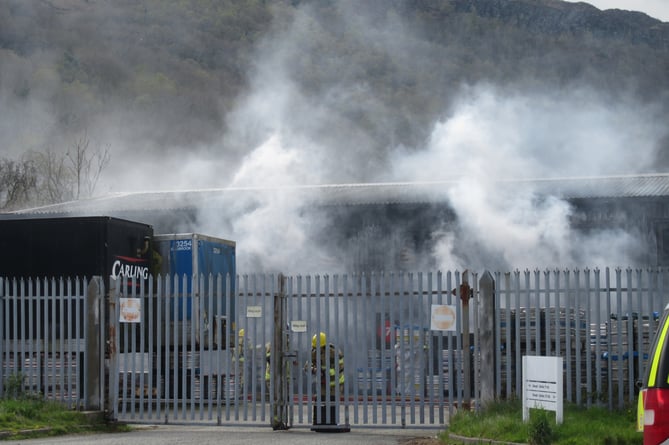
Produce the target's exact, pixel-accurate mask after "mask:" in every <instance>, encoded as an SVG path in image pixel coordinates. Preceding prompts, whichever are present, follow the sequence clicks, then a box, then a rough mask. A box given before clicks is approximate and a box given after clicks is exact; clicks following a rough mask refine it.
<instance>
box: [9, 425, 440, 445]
mask: <svg viewBox="0 0 669 445" xmlns="http://www.w3.org/2000/svg"><path fill="white" fill-rule="evenodd" d="M436 434H437V431H436V430H429V429H424V430H421V429H380V428H373V429H372V428H358V429H355V428H353V429H352V430H351V432H350V433H337V434H333V433H315V432H312V431H311V430H310V429H308V428H293V429H291V430H288V431H272V430H271V428H269V427H262V428H255V427H254V428H248V427H245V428H242V427H221V426H210V425H204V426H201V425H142V426H137V427H136V430H135V431H132V432H129V433H114V434H95V435H83V436H66V437H56V438H42V439H33V440H21V441H3V442H2V444H3V445H5V444H25V445H34V444H68V445H69V444H95V445H133V444H138V445H139V444H141V445H170V444H174V445H177V444H179V445H181V444H197V445H213V444H216V445H221V444H262V445H268V444H272V445H275V444H276V445H315V444H326V445H329V444H342V445H343V444H352V445H386V444H400V443H402V442H404V441H406V440H407V439H410V438H414V437H434V436H435V435H436Z"/></svg>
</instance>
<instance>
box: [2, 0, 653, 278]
mask: <svg viewBox="0 0 669 445" xmlns="http://www.w3.org/2000/svg"><path fill="white" fill-rule="evenodd" d="M318 3H319V2H315V3H313V4H312V3H310V2H305V3H303V4H302V6H299V7H298V8H297V9H296V10H295V11H294V14H293V15H291V16H280V17H276V18H275V21H274V28H273V29H272V30H271V31H269V32H268V34H267V37H266V38H265V39H264V40H263V41H262V42H261V43H260V44H259V45H258V47H257V48H256V49H255V53H254V54H250V55H249V57H250V58H251V59H252V60H254V62H253V63H252V64H251V69H250V70H249V72H247V73H244V75H248V82H247V85H248V86H249V91H248V93H247V94H244V95H243V97H240V98H239V99H238V100H237V101H236V102H235V103H234V106H233V105H230V104H220V108H221V109H223V108H226V110H227V111H229V112H228V113H226V119H225V123H224V122H223V119H221V122H220V130H219V132H218V133H217V134H218V140H213V141H212V140H211V139H212V138H208V139H207V138H201V139H198V140H195V141H194V142H190V139H189V142H188V143H185V142H183V141H174V140H165V139H164V134H165V131H164V130H165V129H166V128H180V125H182V123H183V122H184V119H185V115H187V111H183V110H188V107H189V106H193V104H184V107H182V109H180V112H181V114H179V113H176V112H175V113H174V115H172V114H170V110H162V109H161V107H160V103H158V104H157V105H156V104H155V103H151V102H150V101H151V100H157V99H155V98H160V97H163V96H161V94H164V95H167V94H168V93H169V91H170V89H171V88H174V85H173V84H172V83H170V82H169V81H165V80H164V79H162V78H161V77H160V76H153V77H151V76H148V75H147V76H146V78H142V77H141V76H140V80H143V81H145V82H146V85H140V86H141V87H142V88H143V90H142V91H144V90H146V89H147V88H148V87H147V85H150V87H151V89H150V92H151V93H152V94H154V96H155V97H153V98H152V97H145V95H138V97H137V98H136V100H135V102H134V103H133V105H134V106H135V108H134V109H127V108H121V107H116V104H115V103H114V100H113V99H110V103H109V104H108V109H107V112H106V113H104V114H99V115H96V117H95V118H94V119H92V120H91V121H88V122H86V125H85V128H82V129H85V130H86V131H87V132H88V135H89V136H90V138H91V140H92V143H93V145H95V144H98V143H104V144H105V145H108V146H110V147H111V149H112V163H111V164H110V166H109V169H108V170H107V171H106V172H105V176H104V177H103V178H102V179H101V182H100V185H99V187H98V193H100V194H104V193H107V192H114V191H127V190H130V191H137V190H179V189H201V188H235V189H249V188H251V189H262V190H263V191H264V193H259V194H255V195H253V198H249V199H246V198H244V197H239V198H237V199H232V200H230V201H229V202H228V204H227V206H226V208H225V211H224V212H221V211H220V210H216V211H213V210H212V209H203V210H202V211H201V213H200V215H198V219H197V223H196V224H195V225H187V226H183V227H180V228H179V229H181V230H183V231H195V232H201V233H205V234H209V235H212V236H220V237H223V238H227V239H233V240H235V241H236V242H237V246H238V252H239V254H238V261H239V270H240V271H256V270H257V271H281V272H286V273H294V272H299V273H314V272H315V273H332V272H341V271H349V270H351V269H352V268H354V267H355V266H357V265H364V264H366V262H367V260H368V259H369V258H371V257H373V259H374V261H372V264H373V267H375V268H378V269H384V270H392V269H397V268H406V269H419V268H439V269H463V268H488V269H495V268H508V267H519V268H525V267H531V268H533V267H542V268H543V267H570V266H580V265H585V266H590V267H594V266H603V265H623V266H624V265H627V264H628V263H629V262H631V261H633V260H632V259H633V258H636V257H637V252H635V247H634V246H635V245H636V244H637V243H636V235H635V234H631V233H623V232H620V231H618V230H617V229H611V230H610V231H599V232H596V233H588V234H587V236H586V235H585V234H583V233H580V232H577V231H574V230H573V228H572V225H571V219H572V218H574V213H573V212H574V210H573V208H572V206H571V205H570V204H569V202H567V201H566V200H563V199H561V198H560V197H558V196H551V195H546V194H545V193H543V191H542V192H541V193H540V192H539V191H537V190H534V189H533V188H532V186H531V185H530V184H532V183H533V182H531V181H528V182H527V186H526V187H521V188H520V189H519V188H518V187H509V188H507V187H504V186H501V185H504V184H507V185H508V184H511V183H513V182H514V181H516V182H517V181H522V180H536V179H543V178H567V177H586V176H601V175H621V174H637V173H646V172H649V171H653V162H654V159H655V157H656V155H657V150H658V140H660V139H661V138H662V137H666V129H664V128H663V127H664V126H665V122H663V120H662V119H661V118H660V117H659V116H661V113H660V112H658V111H657V110H655V109H654V108H653V106H651V105H647V104H643V105H642V104H641V103H640V102H639V101H637V100H635V99H634V98H633V97H632V96H631V95H630V96H629V97H626V95H625V94H624V93H619V94H617V95H615V98H614V96H613V95H611V94H605V93H601V92H598V90H596V89H595V88H594V87H592V85H590V84H588V83H587V82H581V81H580V80H579V79H572V80H571V81H570V82H565V83H563V84H561V85H555V86H552V85H551V84H550V83H545V82H541V81H540V79H530V78H529V76H530V74H524V80H519V81H518V82H507V83H506V84H505V85H498V84H494V83H488V82H484V81H480V80H478V79H479V78H480V77H482V76H480V75H479V77H477V78H472V80H471V81H470V82H469V83H465V82H461V81H459V80H458V81H453V80H452V79H460V77H458V76H459V73H461V72H462V71H461V68H460V67H459V66H458V64H459V63H462V61H463V60H465V59H463V57H462V55H461V54H457V51H455V50H453V49H452V48H449V47H446V48H437V47H436V46H437V45H435V44H433V43H432V41H431V40H430V39H429V38H426V36H425V35H423V32H424V30H422V29H420V28H419V27H418V26H416V23H418V22H415V23H411V22H410V21H409V19H408V18H403V17H402V16H400V15H398V14H397V13H396V12H389V13H386V11H387V5H386V4H385V2H379V3H378V4H377V2H369V3H367V2H365V3H364V4H361V3H360V2H356V1H342V2H336V3H334V4H333V5H332V6H331V7H327V8H323V9H326V10H328V12H329V13H330V14H331V15H330V18H332V17H334V18H335V19H333V20H331V21H329V22H325V21H324V20H322V18H321V17H320V15H319V14H321V13H322V11H319V9H318V8H319V6H318ZM82 11H84V12H85V10H84V9H82ZM0 12H2V11H0ZM28 15H29V12H28V11H26V13H25V16H28ZM0 18H2V17H0ZM59 19H60V18H59V17H55V18H54V20H59ZM63 20H64V19H63ZM73 20H74V19H73ZM100 23H101V25H100V26H101V27H104V26H112V25H111V23H112V21H106V20H105V21H102V22H100ZM73 24H74V23H67V22H64V23H63V26H66V25H73ZM325 28H327V32H325ZM463 29H465V28H463ZM174 32H175V33H178V32H181V33H186V34H188V33H189V32H190V31H189V30H187V29H182V28H180V27H178V26H176V25H175V27H174ZM333 36H334V37H336V39H337V40H336V41H335V42H333V41H332V37H333ZM150 37H151V36H150V35H149V34H147V35H144V36H137V38H138V39H142V38H150ZM133 38H134V37H133ZM193 38H195V37H194V36H193ZM138 42H139V40H138ZM136 46H137V47H139V46H140V45H139V44H138V45H136ZM133 48H135V45H130V46H129V47H128V48H127V52H128V53H130V52H131V51H132V50H133ZM332 48H335V50H332ZM350 48H364V50H359V51H351V50H349V49H350ZM327 51H331V52H327ZM141 55H142V54H141V53H137V54H134V58H135V59H134V60H135V61H137V60H141V57H140V56H141ZM60 56H61V55H58V57H60ZM54 57H56V55H54V54H49V53H45V54H39V55H38V56H35V57H33V58H32V59H30V60H27V59H22V58H16V59H17V60H14V59H13V58H15V56H14V55H8V54H3V52H2V51H0V61H1V62H2V68H3V69H2V71H3V75H2V80H3V82H4V83H0V105H1V106H2V109H3V110H9V109H11V110H12V112H11V113H3V116H2V119H0V130H2V131H0V143H1V144H2V146H3V147H8V152H9V153H10V154H17V153H20V151H21V147H25V146H29V144H28V142H30V139H31V138H40V139H44V140H49V141H51V142H53V144H54V146H56V145H65V146H67V145H68V143H70V142H71V139H68V138H67V137H65V136H64V135H61V134H58V133H57V131H56V130H54V128H56V126H57V122H56V119H55V117H54V116H55V113H54V112H53V110H51V109H50V108H49V106H48V105H46V104H47V103H53V102H49V100H50V98H51V97H52V95H53V94H55V93H54V89H55V88H56V87H57V85H58V82H57V76H58V73H56V72H54V70H53V69H49V68H48V67H50V66H52V62H53V58H54ZM370 57H371V58H373V60H375V61H377V63H376V65H370V64H368V63H367V64H363V63H361V62H362V61H363V60H365V61H366V60H368V58H370ZM129 58H130V56H129ZM115 63H116V62H115ZM545 63H546V64H550V60H545ZM138 65H139V63H138ZM370 66H373V67H374V68H376V69H377V70H379V71H380V72H381V73H382V74H385V73H387V75H388V76H389V77H392V78H393V79H394V82H390V83H388V85H391V86H392V91H379V90H378V89H375V87H374V85H371V84H370V83H369V82H368V80H367V79H368V76H367V73H366V72H365V71H364V69H366V68H369V67H370ZM111 68H113V70H112V69H111ZM136 69H138V68H137V67H131V66H118V65H116V64H113V65H112V66H110V70H107V71H106V72H105V73H106V74H109V73H114V75H115V76H117V77H118V79H119V82H121V81H122V80H123V79H124V73H125V71H126V70H136ZM437 70H440V71H439V73H440V74H439V75H438V76H428V75H427V74H426V73H434V72H436V71H437ZM375 75H376V76H377V77H378V76H379V74H378V73H375ZM525 77H527V79H525ZM22 78H25V79H31V82H33V83H34V84H35V85H37V84H39V85H40V88H39V89H36V88H33V89H32V90H31V92H30V100H28V101H16V100H15V99H12V97H14V96H12V94H13V93H12V92H11V91H9V89H8V87H5V85H12V86H14V85H19V84H20V83H21V82H19V80H20V79H22ZM37 78H39V79H41V82H39V83H37V82H36V81H35V79H37ZM12 79H13V80H12ZM189 81H190V82H194V83H197V82H200V81H202V82H213V81H212V80H211V79H208V78H203V79H195V81H193V79H189ZM437 82H438V83H439V85H438V86H439V88H438V89H437V88H435V87H436V86H437V85H435V83H437ZM451 82H452V83H451ZM72 85H73V87H72V88H73V89H74V88H75V87H80V88H81V89H83V88H84V87H83V86H82V84H81V83H76V82H73V83H72ZM444 85H446V87H444ZM525 85H528V86H527V87H525ZM409 88H411V89H412V90H411V91H420V92H421V93H420V94H414V95H410V94H408V93H407V91H409ZM435 90H437V91H440V92H444V91H445V93H442V94H443V97H435V95H434V94H433V91H435ZM58 94H59V96H58V97H59V103H61V104H62V105H63V107H67V109H68V110H72V113H73V115H78V116H86V115H87V110H88V109H89V108H87V107H91V106H93V104H88V103H86V102H85V101H84V100H81V98H82V97H83V98H86V97H89V96H87V94H86V91H84V90H77V91H74V90H72V91H59V92H58ZM404 95H406V97H407V98H409V99H410V100H413V101H414V102H417V103H409V102H410V100H406V101H404V100H403V97H404ZM146 96H150V95H146ZM382 96H383V97H385V98H386V99H387V98H388V97H391V98H393V100H385V101H384V100H383V97H382ZM110 97H113V95H110ZM75 99H76V100H75ZM203 99H206V100H207V103H209V102H210V101H211V98H203ZM398 104H400V105H398ZM149 105H151V106H154V107H155V108H154V109H155V110H156V111H161V113H158V114H157V115H156V117H155V119H154V120H152V121H140V120H139V119H138V118H137V116H140V114H139V111H138V110H140V109H142V107H144V106H149ZM423 107H425V108H430V109H435V108H436V109H437V110H438V117H437V118H435V119H434V122H418V121H417V118H416V115H415V113H412V110H416V109H421V108H423ZM212 108H215V106H213V105H212ZM218 111H219V110H216V112H212V113H211V115H213V116H216V115H217V112H218ZM398 116H399V117H398ZM423 116H424V115H423ZM26 122H30V123H31V124H30V126H26ZM212 122H213V123H212ZM80 124H82V123H80V122H77V121H74V122H70V123H68V125H70V127H71V129H73V130H77V128H78V127H77V125H80ZM82 125H83V124H82ZM212 125H219V123H218V122H216V118H215V117H214V118H212V119H211V121H210V122H208V123H206V124H205V123H203V124H202V126H203V128H204V127H205V126H212ZM198 129H199V128H198ZM198 129H196V130H191V131H192V132H193V133H194V134H199V133H198V131H197V130H198ZM407 129H408V130H407ZM416 129H419V130H423V131H414V130H416ZM75 133H76V131H75ZM201 133H204V131H202V132H201ZM208 134H211V132H210V133H208ZM407 135H411V137H409V136H407ZM185 153H186V154H185ZM393 182H408V183H412V182H443V183H444V187H443V190H442V198H443V200H442V202H443V201H447V202H448V203H449V205H450V208H451V210H452V212H453V216H454V217H455V218H447V219H444V220H439V219H438V218H432V219H429V217H426V216H425V215H422V217H423V218H427V219H428V220H429V221H426V220H421V219H418V217H416V218H414V219H412V218H408V217H407V215H406V214H405V215H402V217H401V218H400V217H397V215H394V214H381V213H380V212H376V213H374V211H370V213H373V214H374V218H376V219H374V218H372V217H371V216H370V215H367V214H365V215H362V216H359V215H358V216H359V219H360V220H361V221H362V222H359V221H358V222H356V224H353V223H351V222H350V220H347V219H346V217H344V216H342V214H343V213H345V212H344V210H343V209H344V208H343V207H341V206H339V207H337V206H331V207H326V206H320V207H319V206H315V205H314V202H313V201H305V200H304V199H303V196H304V194H303V193H302V192H303V188H302V187H304V186H313V185H327V184H364V183H393ZM231 196H234V195H231ZM244 196H246V195H244ZM432 198H433V197H431V198H430V199H432ZM426 201H429V200H428V199H427V198H426ZM321 204H322V203H321ZM347 209H348V210H356V211H357V210H358V208H356V207H355V206H352V207H349V208H347ZM366 218H367V219H366ZM427 222H429V223H430V225H429V231H430V233H428V234H427V235H423V237H422V240H416V239H415V236H414V232H416V231H417V228H418V229H425V227H428V225H427V224H426V223H427ZM365 244H366V245H367V246H365ZM365 248H370V249H372V248H373V250H374V254H364V249H365ZM365 255H367V256H365ZM356 258H357V259H356Z"/></svg>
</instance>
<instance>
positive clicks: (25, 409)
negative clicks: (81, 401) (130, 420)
mask: <svg viewBox="0 0 669 445" xmlns="http://www.w3.org/2000/svg"><path fill="white" fill-rule="evenodd" d="M128 429H129V427H128V426H126V425H123V424H109V423H107V422H105V421H104V419H103V418H102V416H100V415H93V416H91V415H87V414H86V413H83V412H81V411H74V410H71V409H68V408H67V407H65V406H63V405H62V404H60V403H57V402H52V401H46V400H41V399H38V398H34V399H32V398H20V399H0V439H4V440H8V439H12V440H16V439H27V438H35V437H48V436H59V435H65V434H80V433H91V432H116V431H119V432H120V431H127V430H128Z"/></svg>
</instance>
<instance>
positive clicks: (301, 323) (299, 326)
mask: <svg viewBox="0 0 669 445" xmlns="http://www.w3.org/2000/svg"><path fill="white" fill-rule="evenodd" d="M290 330H291V331H293V332H307V322H306V321H305V320H293V321H291V322H290Z"/></svg>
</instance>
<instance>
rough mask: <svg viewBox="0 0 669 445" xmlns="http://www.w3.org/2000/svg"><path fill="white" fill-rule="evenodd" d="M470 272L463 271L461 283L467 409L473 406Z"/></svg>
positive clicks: (464, 398) (464, 402)
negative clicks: (470, 348) (470, 347)
mask: <svg viewBox="0 0 669 445" xmlns="http://www.w3.org/2000/svg"><path fill="white" fill-rule="evenodd" d="M468 275H469V274H468V272H467V271H466V270H465V271H464V272H463V273H462V284H461V285H460V299H461V300H462V361H463V362H464V363H463V365H462V366H463V368H462V369H463V372H464V376H463V386H464V394H463V402H462V403H463V405H464V408H465V409H466V410H469V409H470V407H471V398H472V397H471V395H472V391H471V385H472V382H471V352H470V350H469V346H470V342H469V298H470V297H471V288H470V287H469V281H468V280H469V278H468Z"/></svg>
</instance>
